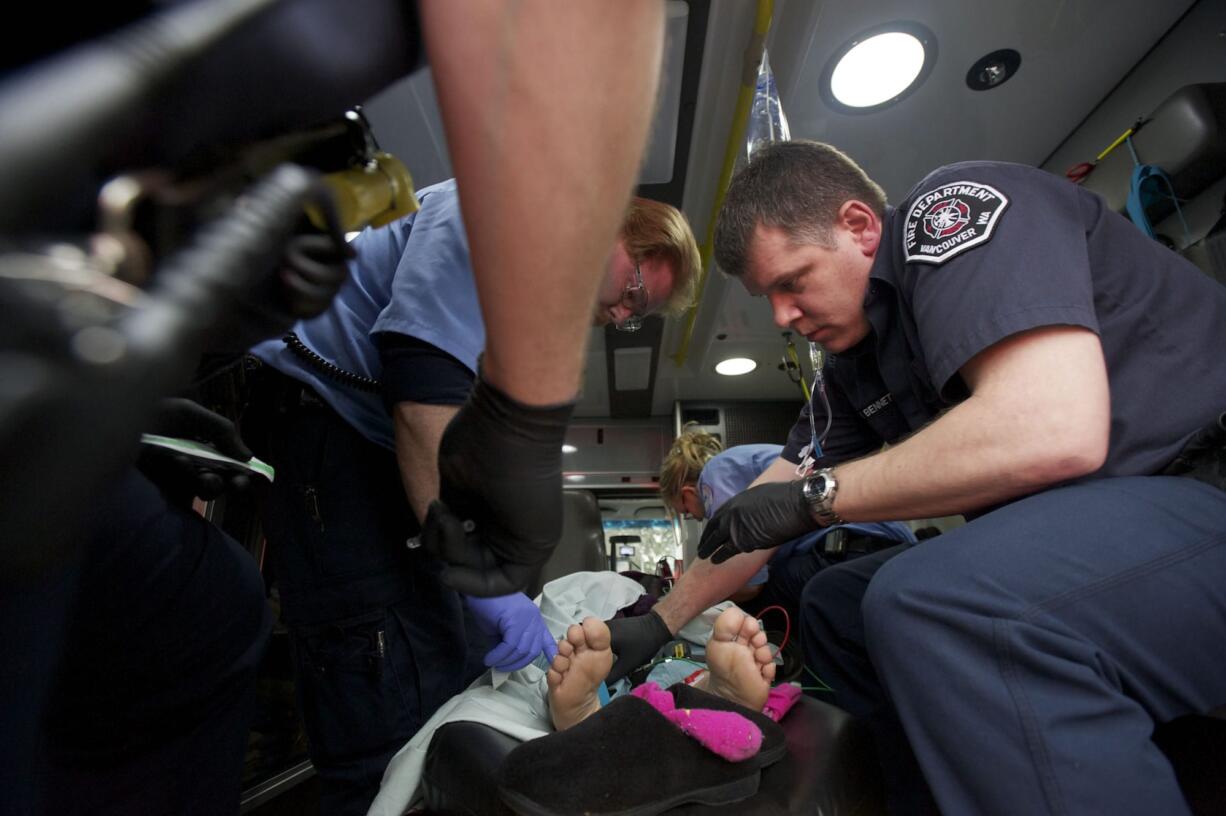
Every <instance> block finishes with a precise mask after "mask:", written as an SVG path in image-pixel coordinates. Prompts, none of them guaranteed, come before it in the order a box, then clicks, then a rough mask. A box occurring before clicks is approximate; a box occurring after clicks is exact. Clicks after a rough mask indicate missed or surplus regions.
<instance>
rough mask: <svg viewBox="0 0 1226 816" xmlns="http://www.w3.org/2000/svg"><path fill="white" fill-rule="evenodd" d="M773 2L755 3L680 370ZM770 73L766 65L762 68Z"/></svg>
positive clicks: (676, 356)
mask: <svg viewBox="0 0 1226 816" xmlns="http://www.w3.org/2000/svg"><path fill="white" fill-rule="evenodd" d="M774 10H775V4H774V0H758V10H757V15H756V17H755V19H754V27H753V36H752V37H750V40H749V45H748V46H746V48H745V57H744V62H743V70H742V72H741V87H740V90H739V91H738V92H737V98H736V110H735V112H734V113H733V115H732V128H731V130H729V132H728V144H727V146H726V147H725V149H724V167H723V169H722V170H721V171H720V175H719V184H718V186H717V187H716V190H715V201H714V202H713V203H712V206H711V217H710V219H708V221H707V232H706V237H705V238H704V240H703V242H702V247H701V251H702V268H701V269H700V270H699V273H698V286H697V294H696V296H695V298H694V305H693V306H691V307H690V310H689V312H688V313H687V314H686V317H685V331H684V332H683V333H682V336H681V345H680V346H679V347H678V349H677V351H676V352H674V353H673V354H672V360H673V364H674V365H675V366H677V367H678V368H680V367H681V366H683V365H685V360H686V358H687V357H688V356H689V352H690V341H691V339H692V338H693V335H694V321H695V320H696V319H697V317H698V307H699V306H700V305H702V296H703V292H704V291H705V290H706V287H707V277H708V276H709V275H710V270H711V252H712V248H713V246H714V243H715V218H716V216H717V215H718V214H719V208H720V207H721V206H722V205H723V203H724V192H725V191H726V190H727V189H728V182H729V181H731V179H732V173H733V170H735V169H736V166H737V160H738V158H739V157H740V155H741V148H742V147H743V146H744V145H745V129H746V124H747V123H748V121H749V114H750V110H751V108H752V107H753V101H754V97H755V96H756V94H757V93H758V78H759V75H760V74H761V68H762V67H763V64H764V63H763V56H764V55H765V53H766V35H767V33H768V32H769V31H770V26H771V17H772V15H773V14H774ZM766 69H767V71H769V70H770V68H769V65H767V66H766Z"/></svg>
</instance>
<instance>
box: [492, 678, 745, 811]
mask: <svg viewBox="0 0 1226 816" xmlns="http://www.w3.org/2000/svg"><path fill="white" fill-rule="evenodd" d="M760 775H761V774H760V771H759V766H758V765H757V763H756V762H754V761H753V760H752V759H750V760H746V761H744V762H729V761H728V760H726V759H723V758H721V757H719V756H717V755H715V754H714V753H712V752H711V751H709V750H707V749H706V748H704V747H702V746H701V745H699V744H698V743H697V742H696V741H694V740H693V739H691V738H690V737H687V736H686V735H685V734H683V733H682V732H681V729H679V728H678V727H677V726H676V725H674V724H673V723H671V722H669V721H668V720H667V719H665V718H664V715H663V714H661V713H660V712H658V711H656V710H655V709H654V708H652V707H651V705H650V704H649V703H647V702H646V701H645V700H641V699H639V698H638V697H631V696H626V697H618V698H617V699H615V700H614V701H613V702H611V703H609V704H608V705H607V706H605V707H604V708H602V709H600V711H598V712H596V713H595V714H593V715H592V716H590V717H588V718H587V719H586V720H584V721H583V722H581V723H579V724H578V725H575V726H573V727H571V728H569V729H567V730H566V731H558V732H556V733H553V734H549V735H548V736H545V737H541V738H539V739H534V740H531V741H530V742H525V743H524V744H523V745H520V746H519V747H517V748H516V749H514V750H513V751H511V753H510V754H508V755H507V758H506V759H505V760H504V761H503V763H502V767H501V768H500V769H499V771H498V789H499V793H500V794H501V795H502V801H503V802H505V803H506V804H507V806H508V807H510V808H511V809H512V810H514V811H515V812H516V813H519V814H523V816H574V814H578V813H583V814H593V816H595V814H599V816H653V815H654V814H656V813H661V812H663V811H665V810H668V809H669V808H672V807H676V806H677V805H682V804H686V803H689V802H697V803H701V804H706V805H727V804H732V803H734V802H739V801H741V800H742V799H748V798H749V797H751V796H753V795H754V794H755V793H757V792H758V780H759V777H760Z"/></svg>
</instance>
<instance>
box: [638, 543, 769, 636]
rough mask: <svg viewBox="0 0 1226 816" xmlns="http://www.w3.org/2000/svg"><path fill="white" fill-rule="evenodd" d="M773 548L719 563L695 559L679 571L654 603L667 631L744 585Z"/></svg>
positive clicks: (674, 629)
mask: <svg viewBox="0 0 1226 816" xmlns="http://www.w3.org/2000/svg"><path fill="white" fill-rule="evenodd" d="M773 552H774V550H755V551H754V552H752V553H748V554H746V555H742V556H738V557H736V558H732V559H729V560H728V561H725V562H724V563H722V564H712V563H711V562H710V561H709V560H705V559H695V560H694V563H693V564H691V565H690V566H689V568H687V569H686V571H685V572H684V573H682V575H681V578H680V579H679V580H678V581H677V584H676V586H674V587H673V589H672V591H671V592H669V593H668V594H667V595H665V596H664V599H663V600H661V601H660V602H659V603H658V604H656V605H655V607H654V609H655V611H656V612H657V613H658V614H659V615H660V618H661V620H663V621H664V625H665V626H667V627H668V631H670V632H672V633H673V634H674V635H675V634H677V630H679V629H680V628H681V627H683V626H685V625H686V624H687V623H689V622H690V621H691V620H693V619H694V618H696V617H698V615H700V614H702V611H703V610H704V609H707V608H708V607H710V606H714V605H715V604H717V603H719V602H720V601H724V600H727V598H728V597H729V596H731V595H732V593H734V592H736V591H737V590H738V589H740V588H741V587H743V586H745V582H746V581H748V580H749V579H750V578H752V577H753V576H754V574H755V573H757V571H758V570H759V569H761V568H762V565H763V564H765V563H766V562H767V561H769V560H770V557H771V553H773Z"/></svg>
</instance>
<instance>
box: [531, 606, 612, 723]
mask: <svg viewBox="0 0 1226 816" xmlns="http://www.w3.org/2000/svg"><path fill="white" fill-rule="evenodd" d="M611 643H612V638H611V637H610V636H609V627H608V626H606V625H605V622H604V621H602V620H601V619H600V618H584V619H583V623H582V624H577V623H573V624H571V625H570V628H568V629H567V630H566V637H565V638H564V639H562V640H559V641H558V654H557V656H556V657H555V658H554V659H553V664H552V665H551V666H550V668H549V673H548V675H546V680H547V682H548V683H549V713H550V715H551V716H552V717H553V727H554V728H556V729H558V730H559V731H564V730H566V729H567V728H570V727H571V726H572V725H575V724H577V723H580V722H582V721H583V720H585V719H587V718H588V717H589V716H591V715H592V714H595V713H596V712H597V711H599V710H600V698H599V696H598V695H597V689H598V688H600V684H601V683H602V682H604V679H605V678H606V677H608V676H609V671H610V670H611V669H612V668H613V650H612V649H611V648H610V644H611Z"/></svg>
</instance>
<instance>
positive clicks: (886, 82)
mask: <svg viewBox="0 0 1226 816" xmlns="http://www.w3.org/2000/svg"><path fill="white" fill-rule="evenodd" d="M936 56H937V40H936V36H935V35H934V34H933V33H932V32H931V31H929V30H928V29H927V28H926V27H924V26H922V25H920V24H919V23H908V22H895V23H887V24H885V25H881V26H876V27H874V28H870V29H869V30H867V31H864V32H861V33H860V34H857V35H856V36H855V37H853V38H852V39H851V40H850V41H848V42H847V43H846V44H844V45H843V47H842V48H840V49H839V50H838V51H836V52H835V54H834V56H833V57H831V59H830V61H829V62H828V63H826V69H825V70H824V71H823V72H822V81H821V86H820V87H821V94H822V98H823V99H825V100H826V104H828V105H830V106H831V107H833V108H834V109H835V110H838V111H841V112H843V113H872V112H874V111H879V110H881V109H882V108H886V107H889V106H890V105H893V104H894V103H896V102H899V101H901V100H902V99H904V98H906V97H907V96H908V95H910V94H911V93H912V92H913V91H914V90H915V89H916V88H918V87H919V86H920V83H922V82H923V81H924V79H925V78H926V77H927V76H928V74H929V73H930V72H931V71H932V66H933V64H934V63H935V62H936Z"/></svg>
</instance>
